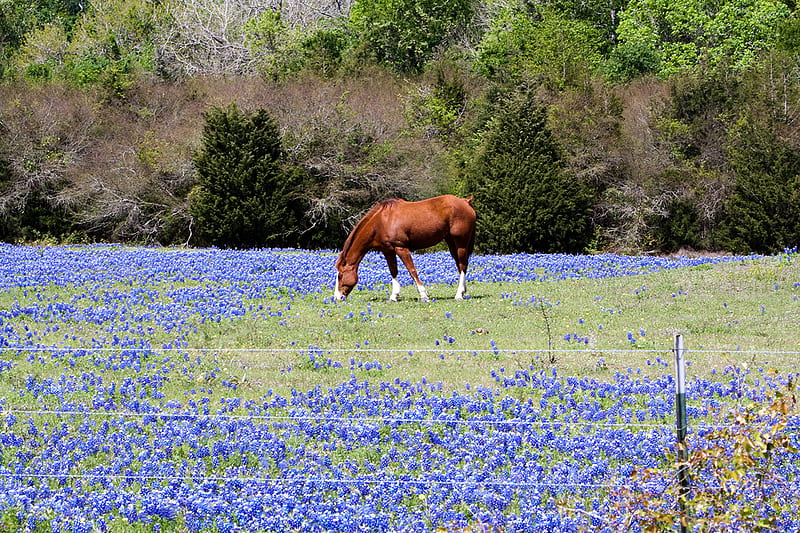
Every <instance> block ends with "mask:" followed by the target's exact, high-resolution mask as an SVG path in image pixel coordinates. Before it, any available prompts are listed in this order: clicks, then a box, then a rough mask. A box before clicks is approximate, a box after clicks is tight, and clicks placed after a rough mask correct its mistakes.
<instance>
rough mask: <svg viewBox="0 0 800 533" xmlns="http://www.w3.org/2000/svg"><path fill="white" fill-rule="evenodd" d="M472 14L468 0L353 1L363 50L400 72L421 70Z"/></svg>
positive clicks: (353, 20)
mask: <svg viewBox="0 0 800 533" xmlns="http://www.w3.org/2000/svg"><path fill="white" fill-rule="evenodd" d="M471 17H472V3H471V2H469V1H467V0H456V1H450V2H440V1H436V0H371V1H362V2H355V3H354V4H353V7H352V10H351V13H350V21H351V25H352V28H353V30H354V31H355V33H356V34H357V35H358V36H359V40H360V52H359V53H362V54H364V55H374V58H375V59H376V60H377V61H378V62H379V63H382V64H386V65H389V66H391V67H392V68H393V69H394V70H396V71H398V72H412V73H413V72H420V71H422V69H423V67H424V66H425V63H426V62H427V61H428V60H429V59H430V58H431V57H432V56H433V53H434V51H435V50H436V49H437V48H438V47H440V46H441V45H443V44H444V43H446V41H447V38H448V37H449V36H450V35H451V34H453V33H455V32H457V31H459V30H461V29H463V28H464V27H465V26H466V24H467V22H469V20H470V19H471Z"/></svg>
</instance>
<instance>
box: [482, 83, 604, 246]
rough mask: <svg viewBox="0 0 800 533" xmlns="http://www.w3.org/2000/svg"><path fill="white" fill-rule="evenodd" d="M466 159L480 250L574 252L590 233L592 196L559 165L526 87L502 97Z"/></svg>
mask: <svg viewBox="0 0 800 533" xmlns="http://www.w3.org/2000/svg"><path fill="white" fill-rule="evenodd" d="M491 114H492V115H493V118H492V119H491V120H490V122H489V123H488V124H487V127H486V129H485V130H484V131H482V132H480V134H479V136H478V142H477V145H476V147H475V151H474V153H473V154H471V159H472V160H471V161H470V162H469V163H468V164H467V170H466V189H467V190H468V191H469V192H471V193H472V194H474V196H475V208H476V211H477V212H478V237H477V238H476V242H477V243H478V246H479V248H480V249H482V250H484V251H491V252H497V253H506V252H533V251H536V252H578V251H581V250H583V249H584V248H585V247H586V245H587V244H588V242H589V239H590V237H591V231H590V219H589V212H590V209H591V202H592V195H591V192H590V190H589V189H588V187H587V186H586V184H584V183H583V182H581V181H580V180H578V179H577V178H575V177H573V176H569V175H568V174H567V173H566V172H565V171H564V165H563V160H562V154H561V151H560V149H559V146H558V145H557V144H556V142H555V140H554V139H553V136H552V134H551V133H550V130H549V129H548V127H547V115H546V113H545V110H544V108H542V107H541V106H540V105H538V104H537V103H536V102H535V101H534V96H533V95H532V93H531V92H528V91H524V92H520V93H516V94H514V95H512V96H511V97H509V98H501V99H500V100H498V101H497V102H496V103H495V104H494V105H493V106H492V107H491Z"/></svg>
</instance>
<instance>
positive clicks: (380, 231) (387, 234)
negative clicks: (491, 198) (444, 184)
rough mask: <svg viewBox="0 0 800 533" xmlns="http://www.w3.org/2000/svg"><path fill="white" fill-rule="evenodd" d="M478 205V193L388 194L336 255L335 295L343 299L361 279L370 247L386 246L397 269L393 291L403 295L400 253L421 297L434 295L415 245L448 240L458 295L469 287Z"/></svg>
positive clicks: (388, 258)
mask: <svg viewBox="0 0 800 533" xmlns="http://www.w3.org/2000/svg"><path fill="white" fill-rule="evenodd" d="M475 218H476V217H475V210H474V209H473V208H472V198H467V199H463V198H458V197H456V196H452V195H449V194H448V195H445V196H437V197H436V198H430V199H428V200H422V201H420V202H406V201H405V200H400V199H391V200H384V201H382V202H379V203H377V204H375V206H374V207H373V208H372V209H370V210H369V212H367V214H366V215H364V218H362V219H361V220H360V221H359V223H358V224H356V227H355V228H353V231H351V232H350V235H349V236H348V237H347V240H346V241H345V242H344V246H343V247H342V253H341V254H340V255H339V259H337V260H336V270H337V271H338V274H337V277H336V289H335V290H334V293H333V296H334V298H335V299H336V300H343V299H344V298H346V297H347V295H348V294H350V291H352V290H353V287H355V285H356V283H358V265H359V264H360V263H361V260H362V259H363V258H364V256H365V255H366V254H367V252H368V251H369V250H372V249H375V248H377V249H378V250H380V251H381V252H383V256H384V257H385V258H386V263H387V264H388V265H389V273H390V274H391V275H392V294H391V296H389V299H390V300H392V301H397V297H398V296H399V295H400V283H399V282H398V281H397V256H398V255H399V256H400V259H401V260H402V261H403V264H404V265H405V267H406V269H407V270H408V273H409V274H411V278H412V279H413V280H414V283H415V284H416V286H417V290H418V291H419V297H420V300H422V301H423V302H427V301H428V291H426V290H425V286H424V285H422V282H421V281H420V279H419V275H418V274H417V269H416V267H414V261H413V260H412V259H411V250H413V249H417V248H427V247H428V246H433V245H434V244H437V243H439V242H441V241H443V240H444V241H445V242H446V243H447V246H448V247H449V248H450V255H452V256H453V259H455V261H456V266H457V267H458V274H459V276H458V289H457V290H456V300H461V299H463V298H464V294H466V292H467V283H466V276H467V264H468V263H469V256H470V254H472V247H473V245H474V243H475Z"/></svg>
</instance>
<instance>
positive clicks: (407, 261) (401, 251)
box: [395, 248, 428, 302]
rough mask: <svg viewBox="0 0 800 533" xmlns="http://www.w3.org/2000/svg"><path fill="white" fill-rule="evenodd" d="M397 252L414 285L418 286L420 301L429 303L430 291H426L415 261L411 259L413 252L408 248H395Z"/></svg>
mask: <svg viewBox="0 0 800 533" xmlns="http://www.w3.org/2000/svg"><path fill="white" fill-rule="evenodd" d="M395 251H396V252H397V255H399V256H400V259H401V260H402V261H403V264H404V265H405V266H406V270H408V273H409V274H410V275H411V279H413V280H414V284H415V285H416V286H417V290H418V291H419V299H420V300H421V301H423V302H427V301H428V291H427V290H426V289H425V286H424V285H423V284H422V281H420V279H419V274H417V267H415V266H414V260H413V259H411V251H409V249H408V248H395Z"/></svg>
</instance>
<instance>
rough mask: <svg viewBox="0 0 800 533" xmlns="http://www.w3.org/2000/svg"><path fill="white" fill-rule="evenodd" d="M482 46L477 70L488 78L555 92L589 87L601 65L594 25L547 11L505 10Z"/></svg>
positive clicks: (598, 35) (599, 40) (601, 43)
mask: <svg viewBox="0 0 800 533" xmlns="http://www.w3.org/2000/svg"><path fill="white" fill-rule="evenodd" d="M491 24H492V25H491V28H490V29H489V30H488V31H487V32H486V34H485V36H484V38H483V40H482V41H481V43H480V45H479V47H478V58H477V66H478V69H479V71H480V72H481V73H482V74H483V75H484V76H486V77H488V78H493V79H497V80H500V81H505V82H509V83H513V84H517V83H520V82H522V81H525V80H531V79H534V80H542V81H543V82H544V83H545V84H546V85H548V86H549V87H552V88H557V89H563V88H564V87H568V86H576V85H583V84H586V83H587V82H588V80H589V78H590V75H591V73H593V72H594V71H596V70H597V69H598V68H599V67H600V65H601V64H602V54H601V50H602V48H603V46H604V41H603V37H602V34H601V33H600V32H599V31H597V30H596V29H595V28H593V27H592V26H591V25H590V24H588V23H586V22H584V21H581V20H574V19H567V18H565V17H563V16H562V15H561V14H559V13H557V12H554V11H552V10H547V9H542V11H541V13H539V14H537V15H536V16H531V15H529V14H528V13H527V11H526V10H524V9H522V8H521V7H514V8H507V9H503V10H501V12H500V14H499V15H498V16H497V17H496V18H495V19H494V20H493V21H492V23H491Z"/></svg>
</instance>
